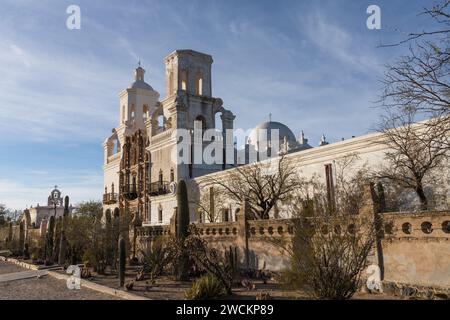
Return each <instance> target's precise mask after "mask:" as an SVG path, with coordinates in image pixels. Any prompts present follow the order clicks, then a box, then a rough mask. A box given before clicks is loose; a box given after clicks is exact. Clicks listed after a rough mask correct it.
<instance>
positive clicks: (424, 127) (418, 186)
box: [378, 109, 449, 210]
mask: <svg viewBox="0 0 450 320" xmlns="http://www.w3.org/2000/svg"><path fill="white" fill-rule="evenodd" d="M415 114H416V111H415V110H414V109H411V110H404V111H402V112H401V113H392V112H388V115H385V116H384V117H383V120H382V122H381V124H380V127H379V131H380V132H382V133H383V138H382V143H384V144H385V145H387V146H388V147H389V151H387V152H386V153H385V160H386V164H385V165H384V166H383V168H382V169H381V170H380V171H379V172H378V177H379V178H382V179H388V180H390V181H392V182H394V183H396V184H398V185H400V186H401V187H402V188H405V189H410V190H414V191H415V192H416V194H417V196H418V197H419V200H420V203H421V209H422V210H427V209H428V202H429V201H428V199H427V196H426V194H425V184H426V183H427V181H430V180H431V179H432V177H433V173H434V172H435V170H437V169H438V168H439V167H440V166H441V165H442V164H443V162H444V160H446V159H447V156H448V150H447V149H446V148H445V147H444V146H445V145H448V143H449V137H448V135H447V134H446V132H445V130H444V129H443V128H442V126H440V125H438V124H436V122H439V121H440V119H430V120H428V121H427V122H425V123H424V122H422V123H415Z"/></svg>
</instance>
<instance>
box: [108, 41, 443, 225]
mask: <svg viewBox="0 0 450 320" xmlns="http://www.w3.org/2000/svg"><path fill="white" fill-rule="evenodd" d="M164 62H165V68H166V92H167V94H166V97H164V98H163V99H160V94H159V93H158V92H157V91H155V90H154V89H153V88H152V86H151V85H150V84H148V83H147V82H145V79H144V74H145V70H144V69H143V68H142V67H141V66H139V67H138V68H137V69H136V70H135V73H134V82H133V83H131V84H130V86H129V87H128V88H126V89H124V90H123V91H122V92H120V94H119V104H118V112H117V113H118V125H117V127H116V128H114V129H112V134H111V135H110V136H109V137H108V138H107V139H106V140H105V141H104V143H103V148H104V165H103V170H104V196H103V205H104V211H105V212H108V213H109V214H111V215H116V216H118V215H121V216H122V217H123V218H124V219H130V220H133V221H135V222H136V223H138V224H139V225H141V224H142V225H144V226H145V225H161V224H163V225H165V224H169V223H170V219H171V218H172V216H173V213H174V209H175V208H176V196H175V193H176V185H177V181H179V180H180V179H185V180H187V181H188V185H191V186H192V184H195V185H197V189H199V190H200V191H202V183H203V182H204V181H206V180H207V179H208V178H209V177H212V176H214V177H216V176H220V175H223V174H226V173H227V172H229V170H233V166H235V165H241V164H242V165H245V164H243V163H248V162H249V161H250V160H251V159H250V158H249V155H250V154H251V153H252V151H265V152H266V151H267V149H268V148H270V155H271V156H277V155H278V154H279V153H280V152H284V153H287V157H288V158H290V159H291V160H292V161H296V162H298V165H297V166H296V167H297V168H298V170H299V173H300V174H301V175H302V176H304V177H311V176H313V175H315V176H317V177H319V178H320V179H323V181H324V183H326V185H327V188H330V189H332V188H333V184H334V181H335V179H336V162H337V161H339V159H341V158H342V157H344V156H346V155H349V154H356V155H357V163H356V166H357V167H358V166H360V167H362V166H363V165H366V166H370V167H372V168H376V167H377V166H380V165H381V164H382V163H383V160H384V155H385V152H386V150H387V149H386V145H384V144H382V143H380V141H381V137H382V136H381V135H380V134H378V133H373V134H367V135H364V136H359V137H355V138H351V139H347V140H343V141H339V142H336V143H328V142H327V141H326V139H325V136H323V137H322V140H321V141H320V143H319V145H318V146H316V147H313V146H311V145H310V144H309V143H308V140H307V139H306V138H305V136H304V134H303V132H302V133H301V134H299V136H298V137H296V136H295V135H294V133H293V132H292V131H291V130H290V129H289V128H288V127H287V126H286V125H284V124H282V123H280V122H276V121H272V120H270V121H268V122H264V123H262V124H259V125H258V126H256V127H255V128H254V129H253V130H252V131H251V132H250V134H249V136H248V139H247V143H246V145H245V147H244V148H243V149H242V150H237V148H236V145H235V141H234V137H233V136H230V135H228V134H227V133H226V131H227V129H228V130H231V129H234V128H233V121H234V119H235V115H234V114H233V113H232V112H231V111H230V110H228V109H227V108H225V107H224V102H223V101H222V99H220V98H217V97H214V96H213V91H212V88H213V86H212V73H211V66H212V63H213V59H212V57H211V56H210V55H207V54H203V53H200V52H196V51H193V50H176V51H174V52H172V53H171V54H169V55H168V56H167V57H166V58H165V60H164ZM217 114H220V121H221V125H220V126H219V124H218V123H216V121H217V119H218V117H216V115H217ZM217 127H220V128H221V129H220V130H217V129H216V128H217ZM195 129H200V132H202V133H203V132H207V131H208V129H213V130H215V131H216V133H217V135H215V136H214V139H206V140H209V141H203V140H205V139H203V140H201V142H198V141H197V142H196V140H195V137H194V136H195V135H196V132H197V131H196V130H195ZM181 130H184V132H188V133H189V134H190V135H191V136H192V140H193V141H194V143H193V144H192V149H191V150H188V151H186V150H184V151H183V152H186V153H185V154H183V155H181V156H182V157H185V158H187V159H190V160H194V161H188V163H179V162H178V161H177V159H178V158H177V156H178V157H180V149H179V144H180V136H179V134H178V132H177V131H181ZM274 131H276V132H277V133H278V139H276V140H278V143H277V144H275V147H274V146H273V145H271V141H273V137H271V136H270V134H271V132H274ZM217 141H220V142H221V143H223V146H224V149H225V148H228V149H227V150H232V151H231V152H232V154H231V156H230V157H228V155H229V153H227V152H228V151H225V150H224V152H223V155H222V156H223V158H225V157H227V159H232V161H231V162H232V163H230V162H229V161H226V162H225V163H226V164H222V163H216V164H208V163H205V161H200V162H199V161H195V159H193V154H194V153H195V148H200V150H204V149H205V148H208V145H210V144H211V143H214V142H217ZM263 149H264V150H263ZM189 151H190V152H189ZM174 153H175V154H176V156H174ZM256 161H268V160H264V159H260V158H257V159H256ZM250 162H251V161H250ZM442 176H443V179H446V181H447V184H448V181H449V179H450V176H449V172H448V171H446V172H444V173H443V175H442ZM188 191H189V190H188ZM443 201H444V202H445V201H448V200H447V199H443ZM237 208H238V204H235V205H233V204H230V207H229V208H227V210H228V212H229V215H228V216H227V220H229V221H234V220H235V212H236V210H237ZM287 214H288V213H281V216H282V217H284V216H286V215H287ZM191 215H192V217H191V220H193V221H195V219H197V215H196V214H195V212H191Z"/></svg>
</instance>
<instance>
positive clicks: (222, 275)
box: [185, 226, 236, 295]
mask: <svg viewBox="0 0 450 320" xmlns="http://www.w3.org/2000/svg"><path fill="white" fill-rule="evenodd" d="M185 247H186V248H187V251H188V253H189V255H190V257H191V258H192V259H193V260H194V262H195V264H196V265H197V266H198V267H199V268H200V269H202V270H205V271H206V272H208V273H209V274H212V275H214V277H215V278H216V279H217V280H218V281H219V282H221V283H222V285H223V288H224V289H225V292H226V293H227V294H228V295H230V294H231V285H232V283H233V275H234V267H235V266H236V264H235V263H234V258H233V259H230V258H228V259H227V256H230V255H231V256H233V257H235V255H234V254H233V253H232V250H231V251H230V252H231V253H230V254H228V255H227V254H225V255H221V254H220V253H219V252H218V251H217V250H216V249H214V248H210V247H208V242H207V241H206V240H205V239H202V238H201V236H200V234H199V231H198V229H197V228H196V227H195V226H191V227H190V232H189V236H188V237H187V238H186V240H185ZM230 263H233V265H231V264H230Z"/></svg>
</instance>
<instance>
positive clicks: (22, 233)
mask: <svg viewBox="0 0 450 320" xmlns="http://www.w3.org/2000/svg"><path fill="white" fill-rule="evenodd" d="M24 245H25V227H24V222H23V221H21V222H20V224H19V252H20V255H23V249H24Z"/></svg>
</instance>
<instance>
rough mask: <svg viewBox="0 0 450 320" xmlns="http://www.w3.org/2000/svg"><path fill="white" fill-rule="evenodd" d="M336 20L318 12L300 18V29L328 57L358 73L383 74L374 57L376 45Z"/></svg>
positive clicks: (379, 63)
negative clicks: (369, 43) (370, 44)
mask: <svg viewBox="0 0 450 320" xmlns="http://www.w3.org/2000/svg"><path fill="white" fill-rule="evenodd" d="M331 19H332V18H331V17H329V16H325V15H324V14H322V13H320V12H318V11H316V12H312V13H311V14H308V15H307V16H305V15H304V14H302V15H300V16H299V18H298V29H299V31H300V32H301V33H302V34H304V35H306V37H307V39H308V40H309V41H310V42H311V43H313V44H314V45H315V46H316V47H317V49H319V50H320V51H321V52H322V53H324V54H325V55H326V56H327V57H328V58H334V59H335V60H337V61H340V62H342V63H345V64H348V65H350V66H351V67H353V68H356V69H358V71H363V72H380V71H381V67H382V63H381V62H380V61H379V59H378V58H377V56H376V55H374V54H373V45H372V46H368V44H367V39H364V38H363V37H362V36H361V35H358V34H355V33H350V32H348V31H346V30H345V29H344V28H343V27H342V26H340V25H339V24H338V23H336V22H333V21H332V20H331Z"/></svg>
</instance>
